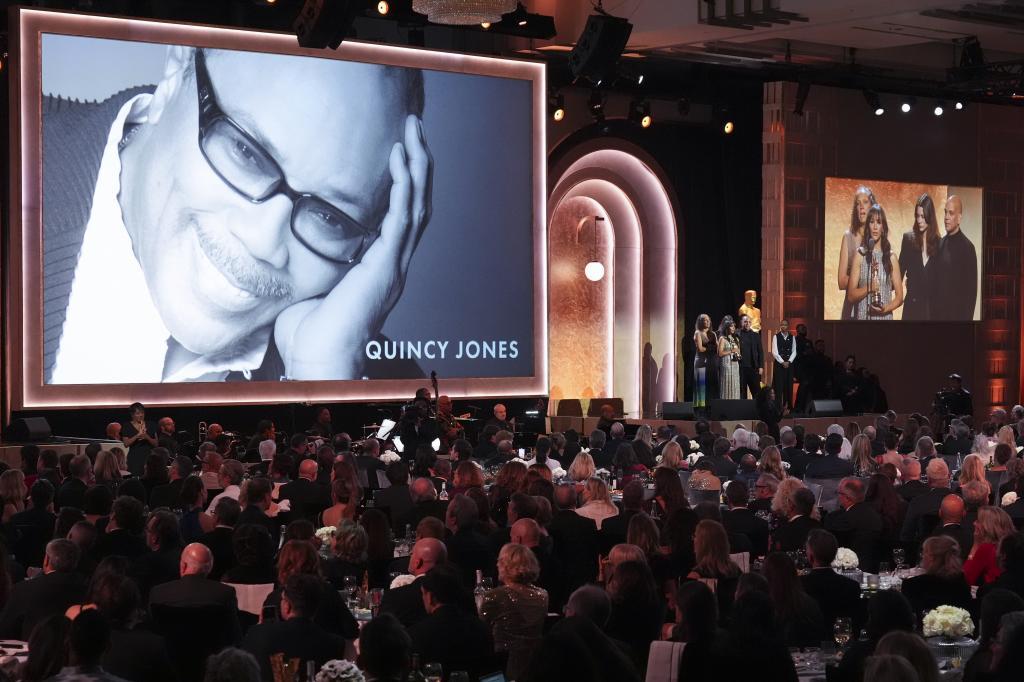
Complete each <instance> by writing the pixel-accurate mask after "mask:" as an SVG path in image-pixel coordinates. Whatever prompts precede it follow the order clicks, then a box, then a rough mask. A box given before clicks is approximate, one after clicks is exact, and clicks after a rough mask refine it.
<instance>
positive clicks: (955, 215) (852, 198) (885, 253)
mask: <svg viewBox="0 0 1024 682" xmlns="http://www.w3.org/2000/svg"><path fill="white" fill-rule="evenodd" d="M982 194H983V191H982V189H981V188H978V187H959V186H953V185H936V184H927V183H912V182H892V181H888V180H871V179H864V178H826V179H825V221H824V225H825V239H824V243H825V258H824V264H825V265H824V267H825V277H824V281H825V296H824V300H825V315H824V317H825V319H826V320H908V321H917V322H970V321H976V320H980V319H981V254H982V224H983V223H982V215H983V206H982Z"/></svg>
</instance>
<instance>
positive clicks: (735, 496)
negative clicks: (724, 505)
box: [722, 481, 768, 558]
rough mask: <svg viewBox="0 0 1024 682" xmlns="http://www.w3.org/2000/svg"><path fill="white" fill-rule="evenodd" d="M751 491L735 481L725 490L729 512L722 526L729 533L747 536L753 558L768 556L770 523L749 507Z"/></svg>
mask: <svg viewBox="0 0 1024 682" xmlns="http://www.w3.org/2000/svg"><path fill="white" fill-rule="evenodd" d="M749 498H750V491H749V488H747V485H746V484H745V483H744V482H743V481H733V482H732V483H730V484H729V485H728V487H726V489H725V500H726V502H728V504H729V511H727V512H725V513H724V514H722V525H724V526H725V530H726V531H728V532H729V533H735V534H739V535H745V536H746V537H747V539H749V540H750V546H751V558H754V557H759V556H765V555H767V554H768V522H767V521H765V520H764V519H759V518H758V517H757V515H755V514H754V512H753V511H751V510H750V508H749V507H747V502H748V500H749Z"/></svg>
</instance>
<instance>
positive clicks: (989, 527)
mask: <svg viewBox="0 0 1024 682" xmlns="http://www.w3.org/2000/svg"><path fill="white" fill-rule="evenodd" d="M974 527H975V529H976V530H975V531H974V541H975V542H991V543H992V544H994V545H996V546H997V547H998V546H999V543H1000V542H1002V540H1003V538H1005V537H1006V536H1007V535H1013V534H1014V533H1016V532H1017V529H1016V528H1015V527H1014V525H1013V519H1011V518H1010V515H1009V514H1007V513H1006V511H1004V510H1003V509H1001V508H1000V507H992V506H988V505H986V506H984V507H981V508H980V509H978V520H977V521H975V523H974Z"/></svg>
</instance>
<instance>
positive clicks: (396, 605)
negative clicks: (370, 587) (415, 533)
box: [380, 538, 448, 628]
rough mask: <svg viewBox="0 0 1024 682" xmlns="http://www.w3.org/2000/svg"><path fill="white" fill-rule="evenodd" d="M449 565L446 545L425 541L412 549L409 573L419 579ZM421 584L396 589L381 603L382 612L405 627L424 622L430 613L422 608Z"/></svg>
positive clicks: (431, 540)
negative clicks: (388, 614) (394, 618)
mask: <svg viewBox="0 0 1024 682" xmlns="http://www.w3.org/2000/svg"><path fill="white" fill-rule="evenodd" d="M447 561H448V549H447V548H446V547H445V546H444V543H443V542H441V541H440V540H437V539H435V538H422V539H420V540H417V541H416V544H415V545H413V548H412V554H411V555H409V572H410V573H411V574H412V575H414V576H416V577H417V578H420V576H423V575H425V574H426V573H427V571H429V570H430V569H432V568H434V567H435V566H441V565H443V564H445V563H446V562H447ZM418 583H419V580H415V581H413V582H411V583H409V584H408V585H402V586H401V587H394V588H392V589H390V590H387V591H386V592H384V597H383V598H382V599H381V602H380V612H381V613H390V614H392V615H394V616H395V617H396V618H398V620H399V621H400V622H401V623H402V625H404V626H405V627H407V628H408V627H412V626H413V625H415V624H416V623H418V622H420V621H421V620H423V619H424V618H425V617H426V615H427V611H426V609H425V608H424V605H423V596H422V594H421V592H420V586H419V584H418Z"/></svg>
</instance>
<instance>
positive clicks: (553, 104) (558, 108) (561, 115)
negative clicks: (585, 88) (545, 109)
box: [548, 93, 565, 123]
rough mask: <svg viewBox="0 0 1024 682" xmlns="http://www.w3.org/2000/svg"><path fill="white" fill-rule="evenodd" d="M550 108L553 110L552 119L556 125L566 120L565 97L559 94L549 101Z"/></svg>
mask: <svg viewBox="0 0 1024 682" xmlns="http://www.w3.org/2000/svg"><path fill="white" fill-rule="evenodd" d="M548 106H549V107H550V109H551V118H552V119H554V121H555V122H556V123H558V122H560V121H562V120H564V119H565V95H563V94H562V93H558V94H557V95H555V96H554V97H550V98H549V99H548Z"/></svg>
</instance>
